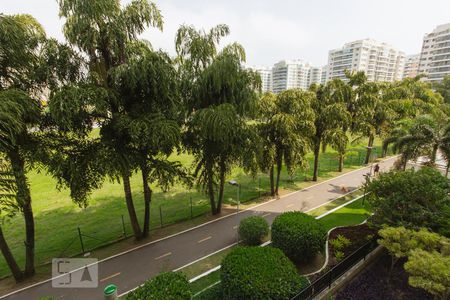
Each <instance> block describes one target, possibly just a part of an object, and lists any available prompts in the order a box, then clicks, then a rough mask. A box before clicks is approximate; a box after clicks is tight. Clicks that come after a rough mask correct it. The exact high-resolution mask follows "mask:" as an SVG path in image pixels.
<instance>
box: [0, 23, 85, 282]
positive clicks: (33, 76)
mask: <svg viewBox="0 0 450 300" xmlns="http://www.w3.org/2000/svg"><path fill="white" fill-rule="evenodd" d="M0 53H1V54H2V55H1V56H0V155H1V156H2V159H4V160H5V161H6V165H7V166H8V169H9V170H10V171H11V174H12V176H13V178H14V186H15V191H16V194H15V197H14V200H15V201H7V202H3V206H10V207H13V208H15V209H18V210H20V212H21V213H22V215H23V217H24V221H25V234H26V237H25V243H24V244H25V270H24V273H23V274H19V273H18V272H17V270H16V268H15V267H14V268H13V270H12V272H13V275H14V276H15V278H16V280H20V279H22V278H23V277H28V276H32V275H33V274H34V272H35V270H34V252H35V223H34V216H33V209H32V201H31V192H30V187H29V184H28V179H27V169H28V168H31V167H33V166H37V165H38V164H39V165H44V166H46V163H47V159H46V157H47V154H48V153H49V152H50V151H51V150H52V149H51V147H50V145H49V144H48V143H47V139H46V136H47V135H48V132H51V131H52V130H53V128H52V124H51V121H50V120H49V119H48V116H47V111H46V109H45V106H44V104H45V101H43V99H44V98H45V97H46V94H47V93H48V90H47V88H50V89H51V88H54V87H56V86H58V85H60V84H64V83H65V82H68V81H70V80H73V79H75V78H76V77H77V73H78V68H79V64H78V63H77V61H76V60H73V61H72V60H71V59H72V58H73V57H75V55H74V53H73V51H72V50H71V49H70V48H69V47H67V46H65V45H62V44H59V43H58V42H56V41H55V40H52V39H47V38H46V36H45V32H44V30H43V29H42V27H41V26H40V24H39V23H38V22H37V21H36V20H35V19H34V18H32V17H31V16H29V15H14V16H7V15H0ZM5 245H6V244H2V245H0V246H2V247H4V246H5ZM4 250H6V251H5V252H4V253H6V252H7V249H6V248H5V249H4ZM7 256H8V255H7ZM10 258H11V257H10V256H9V257H8V258H7V260H10ZM9 265H10V266H12V264H11V263H9Z"/></svg>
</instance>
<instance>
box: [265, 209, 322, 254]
mask: <svg viewBox="0 0 450 300" xmlns="http://www.w3.org/2000/svg"><path fill="white" fill-rule="evenodd" d="M326 235H327V232H326V230H325V228H324V227H323V226H322V224H321V223H320V222H319V221H318V220H316V219H315V218H314V217H312V216H309V215H307V214H305V213H302V212H286V213H283V214H281V215H279V216H277V217H276V218H275V220H274V221H273V223H272V245H273V246H274V247H276V248H279V249H281V250H282V251H283V252H284V254H286V256H287V257H289V258H290V259H291V260H292V261H294V262H302V261H306V260H308V259H311V258H313V257H314V256H315V255H316V254H317V253H318V252H320V251H323V250H324V245H325V241H326Z"/></svg>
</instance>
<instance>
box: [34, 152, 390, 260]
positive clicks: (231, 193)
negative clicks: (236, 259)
mask: <svg viewBox="0 0 450 300" xmlns="http://www.w3.org/2000/svg"><path fill="white" fill-rule="evenodd" d="M379 153H380V151H379V149H377V148H374V149H373V151H372V155H371V157H370V162H373V161H375V160H376V159H377V158H378V157H379ZM389 154H390V153H389ZM365 155H366V151H365V150H358V151H348V152H347V153H346V155H345V156H344V160H343V165H344V168H355V167H358V166H361V165H363V164H364V160H365ZM313 165H314V164H313V160H312V159H309V167H308V168H305V169H299V170H297V171H296V172H294V173H293V174H288V173H287V172H286V171H283V172H282V173H281V180H280V186H281V188H285V189H296V188H298V187H299V184H301V183H302V182H305V181H309V180H311V179H312V176H313ZM338 168H339V155H338V154H337V153H332V154H330V153H324V154H322V153H321V159H320V162H319V176H320V175H326V174H327V173H329V172H337V171H338ZM237 180H238V181H239V182H240V191H239V198H240V202H241V203H246V202H249V201H254V200H258V199H261V198H262V197H267V196H268V195H270V178H269V176H268V174H258V176H256V177H255V178H249V176H247V175H245V174H242V177H241V178H237ZM200 194H201V193H199V191H198V190H193V191H187V192H186V193H185V195H184V196H182V197H178V198H180V199H177V200H176V201H159V203H158V204H157V205H153V204H152V205H151V214H150V230H151V231H153V230H157V229H160V228H163V227H166V226H169V225H172V224H175V223H179V222H182V221H186V220H189V219H194V218H197V217H199V216H203V215H206V214H208V213H210V206H209V200H208V199H207V197H206V195H203V196H200ZM167 197H168V198H170V197H171V196H170V195H168V196H167ZM236 197H237V195H236V187H234V186H231V185H228V184H227V185H226V186H225V188H224V204H227V205H234V204H235V203H236ZM108 218H113V219H112V221H109V222H108V225H107V226H103V225H102V222H101V221H99V222H98V225H96V226H92V225H91V226H85V225H83V224H80V225H79V226H78V227H74V228H72V229H70V232H71V233H70V234H67V236H65V237H64V243H63V245H62V246H60V247H56V248H55V247H53V248H49V247H46V246H45V239H44V240H40V241H39V243H38V245H37V247H36V250H37V251H36V254H37V256H38V258H39V261H40V262H48V261H49V257H68V256H76V255H80V254H84V253H87V252H89V251H92V250H94V249H97V248H99V247H103V246H105V245H109V244H111V243H114V242H117V241H119V240H122V239H125V238H128V237H131V236H133V230H132V227H131V223H130V221H129V217H128V215H127V214H123V215H113V216H108ZM141 226H142V224H141ZM46 238H50V239H52V238H60V239H61V237H46Z"/></svg>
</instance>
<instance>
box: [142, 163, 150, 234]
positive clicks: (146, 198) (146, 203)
mask: <svg viewBox="0 0 450 300" xmlns="http://www.w3.org/2000/svg"><path fill="white" fill-rule="evenodd" d="M141 172H142V186H143V189H144V227H143V228H142V237H148V235H149V232H150V204H151V202H152V190H151V188H150V186H149V185H148V173H149V172H148V169H147V166H146V165H142V166H141Z"/></svg>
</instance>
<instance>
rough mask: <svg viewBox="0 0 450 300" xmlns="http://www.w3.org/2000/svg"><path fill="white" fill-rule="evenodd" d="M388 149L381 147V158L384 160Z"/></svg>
mask: <svg viewBox="0 0 450 300" xmlns="http://www.w3.org/2000/svg"><path fill="white" fill-rule="evenodd" d="M388 147H389V146H383V148H382V149H381V158H385V157H386V155H387V150H388Z"/></svg>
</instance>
